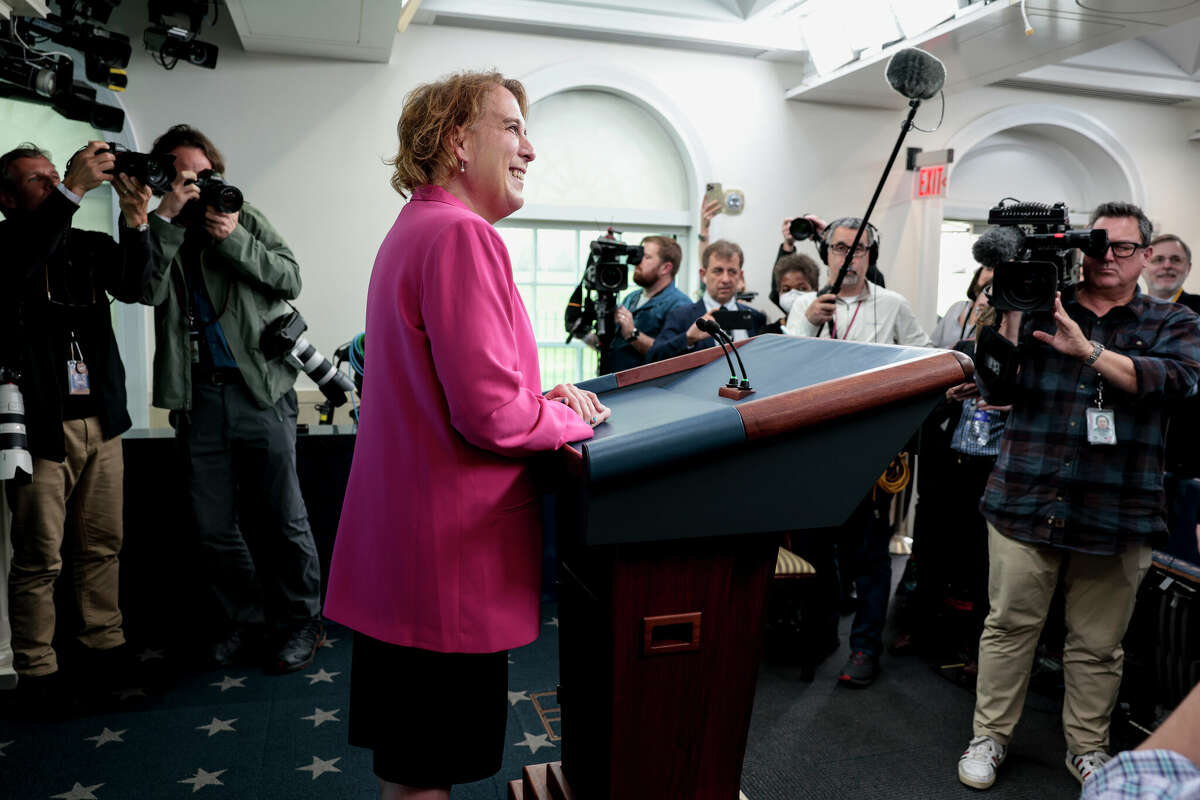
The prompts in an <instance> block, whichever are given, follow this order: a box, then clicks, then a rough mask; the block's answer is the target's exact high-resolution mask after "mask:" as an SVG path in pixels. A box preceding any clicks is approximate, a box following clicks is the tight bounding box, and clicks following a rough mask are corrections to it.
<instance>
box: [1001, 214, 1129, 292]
mask: <svg viewBox="0 0 1200 800" xmlns="http://www.w3.org/2000/svg"><path fill="white" fill-rule="evenodd" d="M988 224H989V225H998V226H1000V229H999V230H997V231H995V232H992V231H989V232H988V233H987V234H984V236H985V237H990V239H989V241H994V242H996V243H997V244H998V245H999V246H998V247H996V250H997V252H998V253H999V254H1000V256H1001V259H1000V260H1001V263H998V264H996V265H995V274H994V276H993V278H992V293H991V297H990V298H989V299H990V301H991V304H992V306H993V307H995V309H996V310H997V311H1023V312H1034V311H1053V310H1054V295H1055V293H1056V292H1059V291H1062V290H1063V289H1065V288H1067V287H1068V286H1071V285H1073V284H1074V283H1076V269H1075V258H1074V251H1075V250H1077V249H1078V250H1082V251H1083V252H1084V253H1086V254H1087V255H1089V256H1092V257H1093V258H1104V253H1105V251H1106V250H1108V233H1107V232H1106V231H1104V230H1101V229H1087V230H1071V223H1070V221H1069V218H1068V212H1067V206H1066V203H1055V204H1054V205H1046V204H1044V203H1021V202H1018V201H1012V202H1010V203H1008V204H1007V205H1006V204H1005V202H1004V201H1003V200H1002V201H1000V203H999V204H998V205H996V206H995V207H993V208H992V209H991V210H989V211H988ZM980 241H984V239H983V237H980ZM980 263H988V262H987V261H981V262H980ZM993 263H994V262H993Z"/></svg>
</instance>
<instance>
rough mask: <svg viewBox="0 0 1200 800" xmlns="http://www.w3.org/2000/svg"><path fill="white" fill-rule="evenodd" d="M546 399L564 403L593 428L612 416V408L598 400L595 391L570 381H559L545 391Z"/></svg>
mask: <svg viewBox="0 0 1200 800" xmlns="http://www.w3.org/2000/svg"><path fill="white" fill-rule="evenodd" d="M546 397H547V399H550V400H557V401H558V402H560V403H565V404H566V405H567V406H569V407H570V409H571V410H572V411H574V412H575V413H576V414H578V415H579V417H580V418H581V419H582V420H583V421H584V422H586V423H587V424H589V425H591V426H592V427H593V428H594V427H596V426H597V425H599V424H600V423H601V422H604V421H605V420H606V419H608V418H609V417H611V416H612V409H611V408H609V407H608V406H606V405H604V404H603V403H601V402H600V398H598V397H597V396H596V393H595V392H589V391H588V390H586V389H580V388H579V387H578V386H575V385H574V384H570V383H560V384H559V385H558V386H555V387H554V388H553V389H551V390H550V391H549V392H547V393H546Z"/></svg>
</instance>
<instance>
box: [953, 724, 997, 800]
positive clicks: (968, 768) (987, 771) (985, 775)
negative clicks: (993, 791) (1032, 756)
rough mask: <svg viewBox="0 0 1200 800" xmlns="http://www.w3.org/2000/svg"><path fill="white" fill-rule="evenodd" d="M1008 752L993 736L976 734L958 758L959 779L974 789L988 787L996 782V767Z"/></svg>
mask: <svg viewBox="0 0 1200 800" xmlns="http://www.w3.org/2000/svg"><path fill="white" fill-rule="evenodd" d="M1007 752H1008V749H1007V748H1006V747H1004V746H1003V745H1001V744H1000V743H998V742H997V741H996V740H995V739H993V738H992V737H990V736H976V737H975V738H974V739H972V740H971V743H970V744H968V745H967V749H966V750H964V751H963V754H962V755H961V756H960V757H959V759H958V779H959V780H960V781H962V782H963V783H965V784H966V785H967V786H970V787H971V788H973V789H987V788H988V787H990V786H991V785H992V784H993V783H995V782H996V768H997V767H999V766H1000V765H1001V764H1003V763H1004V756H1005V755H1006V754H1007Z"/></svg>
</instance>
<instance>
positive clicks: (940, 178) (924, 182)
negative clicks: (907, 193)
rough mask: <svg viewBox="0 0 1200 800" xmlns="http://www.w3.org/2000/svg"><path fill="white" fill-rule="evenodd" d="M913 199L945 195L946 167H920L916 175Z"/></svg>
mask: <svg viewBox="0 0 1200 800" xmlns="http://www.w3.org/2000/svg"><path fill="white" fill-rule="evenodd" d="M915 178H916V183H915V184H914V186H913V197H914V198H918V199H920V198H922V197H942V196H943V195H945V193H946V165H945V164H935V165H933V166H930V167H921V168H920V169H919V170H917V173H916V176H915Z"/></svg>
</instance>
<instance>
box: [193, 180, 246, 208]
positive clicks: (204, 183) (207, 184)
mask: <svg viewBox="0 0 1200 800" xmlns="http://www.w3.org/2000/svg"><path fill="white" fill-rule="evenodd" d="M193 183H195V184H196V185H197V186H199V187H200V202H201V203H202V204H203V205H206V206H212V207H213V208H215V209H216V210H217V211H220V212H221V213H222V214H233V213H234V212H236V211H241V210H242V206H243V205H244V204H245V200H244V198H243V197H242V190H241V189H239V188H237V187H236V186H232V185H230V184H228V183H226V182H225V179H224V178H222V177H221V175H220V174H219V173H217V172H213V171H212V170H211V169H206V170H203V171H202V172H201V173H200V174H199V175H197V176H196V180H194V181H193Z"/></svg>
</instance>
